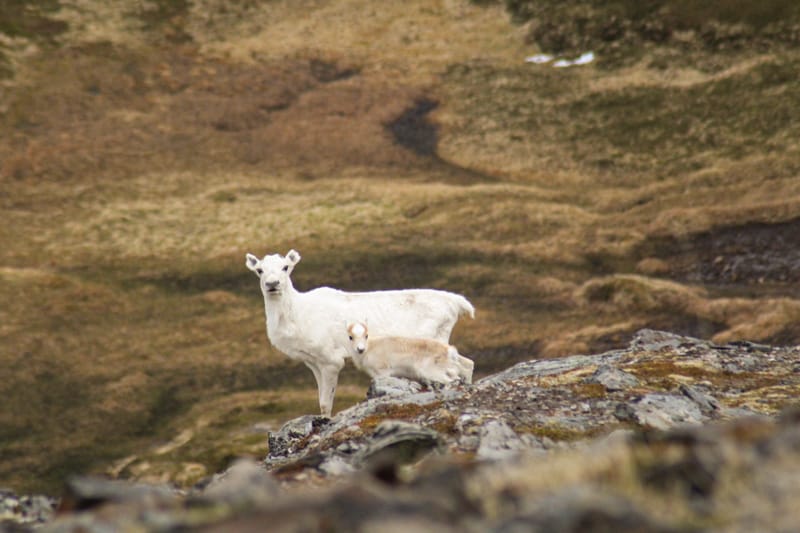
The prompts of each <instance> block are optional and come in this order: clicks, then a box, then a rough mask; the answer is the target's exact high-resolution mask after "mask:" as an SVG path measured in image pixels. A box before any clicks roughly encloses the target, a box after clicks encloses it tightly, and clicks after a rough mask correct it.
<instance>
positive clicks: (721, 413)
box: [45, 330, 800, 532]
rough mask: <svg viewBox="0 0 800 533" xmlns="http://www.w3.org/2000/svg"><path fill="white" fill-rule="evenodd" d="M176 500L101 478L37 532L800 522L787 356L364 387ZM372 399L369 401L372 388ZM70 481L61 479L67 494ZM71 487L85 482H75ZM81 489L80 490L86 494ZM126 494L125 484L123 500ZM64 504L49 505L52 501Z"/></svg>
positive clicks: (646, 346)
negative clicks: (430, 386)
mask: <svg viewBox="0 0 800 533" xmlns="http://www.w3.org/2000/svg"><path fill="white" fill-rule="evenodd" d="M372 391H373V394H374V395H373V397H371V398H369V399H367V400H365V401H364V402H362V403H360V404H358V405H356V406H354V407H352V408H350V409H347V410H345V411H342V412H340V413H338V414H336V416H334V417H333V418H331V419H326V418H322V417H317V416H306V417H301V418H299V419H296V420H292V421H289V422H287V423H286V424H285V425H284V427H283V428H281V429H280V430H279V431H277V432H275V433H274V434H272V435H270V438H269V445H270V449H269V452H268V455H267V457H266V459H265V461H264V462H263V463H258V464H257V463H253V462H250V463H238V464H237V465H235V466H234V467H232V468H231V469H230V470H229V471H228V472H226V473H224V474H222V475H219V476H216V477H215V478H214V479H212V480H209V482H208V483H207V484H206V485H204V486H198V487H196V488H195V489H194V490H193V491H191V492H189V493H188V494H178V493H175V492H174V491H166V490H161V489H159V490H156V489H150V490H149V491H148V490H143V489H142V488H141V487H136V486H132V485H122V486H127V487H128V489H127V490H129V491H130V493H129V494H128V496H125V494H121V493H120V487H121V485H116V484H115V485H108V486H107V487H106V489H107V491H106V496H103V491H102V490H99V491H98V487H100V488H102V484H100V485H98V484H92V483H85V482H84V483H83V485H82V486H84V487H91V488H92V490H91V491H89V492H90V493H91V497H89V498H88V501H82V500H81V498H80V497H79V496H76V495H74V494H73V495H72V496H68V497H66V498H65V501H71V502H72V503H71V504H70V508H71V509H76V510H77V509H81V510H82V511H80V512H77V511H72V512H65V513H63V514H62V515H61V516H59V518H58V519H57V520H55V521H53V522H51V523H50V524H48V525H47V526H46V527H45V530H48V531H75V530H79V529H80V530H86V531H100V530H105V529H106V528H118V527H122V526H124V527H139V528H143V529H145V530H159V531H162V530H165V531H169V530H175V529H194V528H199V529H203V530H209V531H216V530H219V531H231V530H235V531H240V530H242V531H250V530H253V531H255V530H260V529H262V528H263V527H264V524H269V527H270V530H272V531H307V530H309V531H316V530H323V529H324V530H330V531H370V530H376V529H380V530H392V529H398V530H399V529H400V528H402V529H403V530H408V529H412V528H413V529H415V530H421V531H488V530H493V531H507V532H512V531H555V532H560V531H589V530H612V529H614V530H617V531H620V532H624V531H699V530H709V529H710V530H725V531H740V530H741V531H746V530H747V531H750V530H790V529H791V528H792V527H793V525H796V524H797V523H800V511H798V509H800V506H798V505H797V503H798V502H800V484H798V481H797V480H798V479H800V410H797V409H794V408H792V407H791V405H792V403H793V402H796V398H797V397H798V394H799V393H800V348H797V347H794V348H774V347H768V346H763V345H756V344H751V343H744V342H743V343H735V344H727V345H716V344H713V343H710V342H707V341H702V340H698V339H693V338H688V337H681V336H676V335H672V334H669V333H663V332H658V331H652V330H643V331H640V332H639V333H637V334H636V336H635V337H634V339H633V340H632V342H631V343H630V346H629V347H628V348H627V349H625V350H616V351H611V352H607V353H603V354H599V355H576V356H572V357H565V358H561V359H550V360H535V361H528V362H524V363H520V364H517V365H515V366H513V367H511V368H509V369H507V370H505V371H503V372H500V373H498V374H495V375H492V376H488V377H486V378H484V379H481V380H479V381H477V382H476V383H475V384H474V385H472V386H459V387H454V388H444V389H441V390H424V389H421V388H419V387H417V386H416V385H415V384H404V383H402V382H398V381H397V380H393V381H392V382H391V383H381V382H378V383H375V384H373V387H372ZM375 391H381V392H375ZM73 485H75V484H73ZM77 486H81V484H80V483H78V484H77ZM86 490H87V489H85V488H84V492H85V491H86ZM122 492H123V493H124V492H125V491H124V490H123V491H122ZM62 507H63V505H62Z"/></svg>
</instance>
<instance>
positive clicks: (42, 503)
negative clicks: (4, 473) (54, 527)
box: [0, 489, 57, 531]
mask: <svg viewBox="0 0 800 533" xmlns="http://www.w3.org/2000/svg"><path fill="white" fill-rule="evenodd" d="M56 504H57V501H56V500H55V499H54V498H50V497H48V496H43V495H39V494H37V495H22V496H19V495H17V494H16V493H15V492H14V491H11V490H7V489H0V531H6V524H8V531H14V528H17V529H22V528H25V527H33V526H37V525H41V524H43V523H45V522H47V521H48V520H50V519H51V518H52V517H53V513H54V511H55V508H56ZM12 524H13V527H12Z"/></svg>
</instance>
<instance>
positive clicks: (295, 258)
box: [286, 249, 301, 265]
mask: <svg viewBox="0 0 800 533" xmlns="http://www.w3.org/2000/svg"><path fill="white" fill-rule="evenodd" d="M286 259H288V260H289V261H290V262H291V263H292V265H296V264H297V263H299V262H300V259H301V257H300V254H299V253H297V250H294V249H292V250H289V251H288V252H287V253H286Z"/></svg>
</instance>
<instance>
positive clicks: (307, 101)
mask: <svg viewBox="0 0 800 533" xmlns="http://www.w3.org/2000/svg"><path fill="white" fill-rule="evenodd" d="M150 4H152V6H151V7H152V10H150V9H148V10H144V11H143V12H139V11H137V10H133V11H132V12H130V13H129V12H123V11H120V10H119V9H116V8H115V6H116V4H115V3H112V2H107V1H105V0H81V1H80V2H73V3H71V4H70V5H69V6H64V7H63V9H61V11H58V12H53V13H50V12H46V10H45V11H44V12H42V13H39V12H38V11H37V15H36V16H37V17H38V16H40V15H41V16H44V17H45V18H48V20H49V19H51V18H52V19H53V20H58V21H63V22H64V23H65V24H66V26H67V27H66V28H64V29H63V31H61V30H59V32H58V35H57V37H58V39H57V40H55V41H53V42H51V43H49V44H47V43H44V42H43V41H40V40H37V38H36V37H35V36H34V35H32V34H31V32H28V33H26V34H24V35H19V36H17V37H15V39H16V40H15V41H14V42H13V46H11V45H9V46H8V47H4V48H3V54H4V57H6V58H7V62H6V63H5V65H6V66H7V68H8V69H10V70H9V77H6V78H5V81H4V82H3V85H2V86H0V137H1V138H2V139H3V140H4V142H3V143H0V188H1V189H2V193H0V212H2V216H3V224H2V226H0V300H2V301H3V302H4V305H3V306H2V308H0V339H2V345H3V347H4V350H3V352H2V355H0V396H2V397H3V398H5V399H7V400H5V402H6V403H5V404H4V406H6V405H7V406H8V408H7V409H3V410H2V411H0V427H2V429H1V430H0V444H2V445H3V447H4V449H5V450H8V459H7V460H4V461H3V464H2V466H1V467H0V477H2V479H3V480H6V481H5V483H6V484H8V485H10V486H14V487H16V488H20V489H22V490H33V489H37V490H48V491H53V490H55V487H58V485H59V481H60V480H61V479H63V477H64V476H65V475H67V474H68V473H70V472H75V471H86V470H89V469H92V468H95V469H104V468H105V467H106V466H107V465H108V464H110V463H111V462H113V461H115V460H118V459H120V458H122V457H126V456H129V455H132V454H133V455H137V456H139V455H140V454H141V450H142V449H148V447H149V446H150V445H154V443H160V442H163V441H164V440H165V439H166V440H169V439H171V438H172V437H173V436H175V435H180V434H181V432H182V431H183V430H184V429H187V428H189V429H191V428H193V425H192V424H193V418H192V417H193V416H194V415H193V414H191V413H195V411H193V409H195V408H196V406H198V405H213V404H214V402H216V401H218V400H219V401H223V399H225V398H227V397H229V396H230V395H236V394H250V393H257V392H259V391H265V390H266V391H288V390H302V391H304V392H305V394H306V395H304V396H303V399H302V401H301V400H300V399H294V400H291V401H287V402H286V404H285V406H284V407H285V409H284V410H281V411H280V413H281V415H280V416H281V417H282V418H290V417H291V416H294V415H297V414H300V413H306V412H315V411H316V409H313V404H314V403H315V400H314V396H315V393H314V392H313V391H314V387H315V386H314V383H313V378H312V376H311V374H310V372H308V371H307V370H306V369H305V368H302V367H298V366H293V365H290V364H287V361H286V359H285V358H284V357H283V356H281V355H280V354H278V353H276V352H275V351H274V350H273V349H272V348H270V347H269V346H268V343H267V341H266V338H265V333H264V322H263V321H264V317H263V308H262V301H261V297H260V295H259V293H258V289H257V283H256V280H255V278H253V277H252V275H251V274H249V273H248V272H247V271H246V270H245V269H244V268H243V264H242V262H243V255H244V253H245V252H248V251H249V252H253V253H256V254H263V253H266V252H273V251H280V252H286V251H287V250H288V249H289V248H292V247H294V248H297V249H298V250H299V251H300V252H301V253H302V254H303V256H304V259H303V262H302V263H301V264H300V265H299V266H298V268H297V270H296V271H295V274H294V279H295V282H296V286H297V287H298V288H300V289H303V290H305V289H308V288H311V287H314V286H318V285H323V284H329V285H333V286H338V287H341V288H346V289H377V288H394V287H408V286H429V287H440V288H446V289H450V290H454V291H458V292H462V293H464V294H465V295H467V296H468V297H469V298H470V299H471V300H472V301H473V303H474V304H475V305H476V307H477V309H478V315H477V319H476V320H475V321H474V322H470V321H463V322H461V323H460V324H459V325H458V327H457V328H456V330H455V334H454V336H453V341H454V342H455V343H456V344H457V345H458V347H459V350H460V351H462V352H463V353H466V354H469V355H470V356H472V357H474V358H475V359H476V361H477V368H476V372H477V373H478V374H481V372H485V371H488V370H489V369H492V368H497V367H498V366H503V365H506V364H508V363H511V362H513V361H516V360H519V359H527V358H531V357H535V356H541V355H546V356H552V355H564V354H569V353H576V352H586V351H591V350H595V349H605V348H607V347H612V346H619V345H620V344H624V343H625V342H627V338H628V337H629V333H630V332H632V331H633V330H635V329H636V328H637V327H641V326H644V325H647V326H650V327H667V328H672V329H677V330H679V331H678V332H679V333H689V334H692V333H698V332H702V333H705V332H707V331H710V333H711V334H716V335H717V336H716V337H715V339H717V340H729V339H733V338H737V337H740V336H747V337H749V338H751V339H752V340H759V339H762V338H768V337H769V336H770V335H774V336H776V337H780V338H785V340H786V341H787V342H789V341H794V342H797V341H798V340H800V339H798V338H796V334H795V333H793V332H795V330H793V329H792V328H791V324H792V323H793V321H794V322H796V318H797V316H798V312H797V305H798V303H797V296H798V295H797V292H796V289H793V288H792V285H791V284H789V283H785V284H783V285H778V289H780V290H782V291H785V293H784V294H781V295H780V296H781V297H780V298H776V297H775V296H774V293H772V294H770V295H767V294H765V293H761V292H759V291H758V290H757V288H756V289H752V288H751V287H749V286H748V287H746V288H745V289H746V290H743V291H742V292H741V293H737V292H736V291H737V290H738V288H737V287H733V288H732V289H731V291H732V292H733V294H731V291H728V292H726V293H725V294H722V295H721V294H717V293H716V292H715V291H714V290H713V288H707V289H700V288H696V287H692V286H688V284H687V283H684V282H681V281H668V280H665V279H663V277H666V276H668V275H669V259H668V258H666V259H663V260H665V261H666V262H667V263H668V264H667V265H666V266H664V265H662V264H659V265H658V268H656V269H653V268H652V265H653V264H654V263H653V262H652V261H650V262H649V263H647V262H645V263H642V262H641V261H642V260H643V259H646V258H645V257H641V256H640V255H638V253H639V252H638V250H641V249H643V243H646V242H648V239H650V238H651V236H653V235H661V236H663V235H670V236H677V237H680V236H686V235H691V234H692V232H695V231H705V230H708V229H713V228H714V227H717V226H719V225H729V224H734V223H736V224H742V223H745V222H748V221H758V222H763V223H772V222H779V221H786V220H791V219H793V218H796V217H797V216H798V215H800V180H797V172H798V170H800V167H798V165H797V160H798V157H797V156H798V154H797V147H796V142H795V139H796V138H797V134H798V131H797V124H800V120H798V119H800V117H798V116H797V113H798V111H797V110H798V109H800V105H797V101H798V99H800V86H799V85H798V83H797V81H796V76H794V75H793V74H794V73H795V72H796V70H797V69H796V67H797V65H798V62H800V57H798V56H797V52H796V51H792V50H779V49H774V50H773V49H764V50H761V51H760V52H759V54H758V57H757V60H756V59H754V56H753V54H750V53H745V52H742V54H741V55H736V54H727V55H725V56H724V57H722V56H719V57H718V56H715V55H714V53H713V52H709V51H707V50H701V49H695V48H692V49H691V50H690V51H689V52H686V54H688V55H689V56H690V57H686V58H683V59H682V60H681V62H680V64H678V63H677V62H676V63H675V64H672V63H670V62H669V61H667V63H666V66H664V65H663V62H664V61H665V59H664V58H665V57H667V58H669V57H672V56H669V54H670V53H672V52H670V51H669V50H667V49H663V50H661V49H656V50H651V51H650V52H646V54H651V55H652V57H647V56H646V57H643V58H641V60H640V61H637V62H636V63H634V64H628V65H626V66H625V67H624V71H623V70H615V69H614V68H610V67H603V68H598V67H596V66H588V67H585V68H580V69H578V68H576V69H564V70H558V69H552V68H550V67H537V66H534V65H530V64H526V63H524V58H525V56H526V55H528V54H530V53H532V52H535V49H534V48H535V47H532V46H531V45H527V44H526V43H525V42H524V39H523V37H524V34H525V32H526V30H525V29H524V28H522V27H518V26H514V25H512V24H511V23H510V22H509V17H508V15H507V14H506V13H505V12H504V11H503V10H502V7H501V6H499V5H493V6H490V7H481V6H477V5H472V4H471V3H469V2H466V1H464V2H443V3H430V2H405V3H393V4H386V5H384V4H380V5H378V4H375V3H372V2H366V1H365V0H347V1H343V2H328V1H323V2H306V1H303V2H288V1H277V2H273V1H270V2H241V3H234V4H231V3H229V2H223V1H222V0H203V1H198V2H192V3H191V5H189V4H188V3H187V4H183V3H180V2H179V3H174V5H173V4H170V3H164V2H152V3H150ZM168 4H169V5H168ZM223 4H224V6H223ZM170 6H171V7H170ZM181 6H183V7H181ZM223 8H224V9H223ZM159 10H162V11H159ZM163 10H166V11H163ZM170 10H172V11H170ZM159 13H160V14H161V15H163V16H164V17H167V15H168V17H167V18H166V19H164V17H161V15H159ZM159 17H161V18H159ZM60 27H61V26H59V28H60ZM0 28H1V27H0ZM53 28H55V26H53ZM30 44H36V46H35V47H31V46H28V45H30ZM660 54H661V55H660ZM662 55H663V56H664V57H662ZM650 60H653V61H654V62H655V61H656V60H658V63H659V65H661V66H654V65H653V64H651V63H650V62H649V61H650ZM695 60H696V61H698V62H706V63H709V62H713V61H718V62H721V63H724V65H723V66H724V68H718V69H712V70H713V71H712V70H709V71H697V72H695V71H692V72H690V71H689V70H691V68H692V67H691V66H689V67H687V64H689V65H691V63H692V61H695ZM687 69H689V70H687ZM674 80H679V81H681V83H673V81H674ZM683 82H686V83H683ZM420 99H427V100H430V101H435V102H438V107H436V108H435V109H434V110H433V111H431V113H430V114H429V115H426V116H425V117H422V119H420V122H419V123H418V124H417V123H414V124H416V125H413V124H412V133H413V132H414V130H413V128H415V127H416V128H420V132H422V133H425V134H426V135H430V134H431V132H433V134H434V138H435V141H436V144H435V146H434V148H435V153H434V155H433V156H426V155H420V154H417V153H415V152H413V151H411V150H409V149H407V148H405V147H403V146H401V145H400V144H398V143H397V142H395V139H394V138H393V137H392V133H391V132H390V130H389V129H388V128H387V126H386V125H387V124H388V123H390V122H392V121H393V120H395V119H397V118H398V116H400V115H402V114H403V112H404V111H406V110H408V109H413V108H414V107H415V106H416V105H417V104H418V102H419V101H420ZM426 120H427V122H425V121H426ZM637 264H638V265H639V275H634V272H637ZM648 264H649V265H650V267H647V265H648ZM642 265H644V267H642ZM645 267H647V268H645ZM642 274H645V275H642ZM698 324H700V325H698ZM702 324H712V326H711V327H705V326H702ZM342 382H343V385H345V386H352V387H356V389H357V390H362V389H363V387H364V385H365V379H364V378H363V377H361V376H359V375H357V374H356V373H355V372H353V371H352V369H350V370H348V372H347V373H346V374H345V375H344V376H343V378H342ZM357 396H358V395H357V394H355V393H353V394H352V395H350V396H347V397H344V396H340V399H339V400H338V401H337V404H336V408H337V409H338V408H341V407H342V406H344V405H347V404H349V403H350V402H351V401H355V398H356V397H357ZM223 403H224V401H223ZM282 409H283V408H282ZM220 416H221V415H220ZM187 417H188V418H187ZM251 421H252V420H251V419H247V420H246V421H245V420H242V421H241V423H242V424H243V425H245V426H246V425H247V424H249V423H250V422H251ZM32 428H33V429H32ZM240 430H242V428H234V427H230V428H226V429H225V430H222V431H220V432H217V433H214V434H213V437H209V442H210V441H212V440H215V439H219V440H220V441H224V440H225V439H226V436H227V435H229V433H230V434H236V432H237V431H240ZM226 432H229V433H226ZM99 435H102V436H103V438H101V437H99ZM108 435H111V436H112V437H111V438H108V437H107V436H108ZM193 440H195V439H193ZM245 440H246V439H245ZM251 445H253V443H250V442H243V444H242V449H245V450H253V449H254V448H253V447H252V446H251ZM215 446H217V444H208V447H209V449H211V448H215ZM220 446H221V445H220ZM221 448H224V446H221ZM185 450H187V448H185V447H184V446H181V447H178V448H176V451H175V454H176V455H175V456H174V457H173V458H171V459H170V461H173V460H174V461H175V462H176V463H186V464H187V465H189V466H188V467H187V468H188V471H189V472H198V471H199V469H198V468H197V467H196V466H193V465H195V463H196V464H202V465H205V468H206V469H207V470H209V471H211V470H212V469H213V468H215V467H216V466H217V465H218V464H219V457H220V456H224V453H223V454H221V455H220V454H217V455H215V456H214V457H215V458H213V459H208V460H207V459H205V458H203V454H202V453H200V452H197V453H195V452H192V453H191V454H189V453H187V454H184V451H185ZM215 453H216V452H215ZM225 453H227V452H225ZM231 453H234V452H233V451H232V452H231ZM164 468H166V466H165V467H164ZM176 475H177V474H176ZM182 475H183V474H182ZM189 478H191V475H190V474H186V479H189Z"/></svg>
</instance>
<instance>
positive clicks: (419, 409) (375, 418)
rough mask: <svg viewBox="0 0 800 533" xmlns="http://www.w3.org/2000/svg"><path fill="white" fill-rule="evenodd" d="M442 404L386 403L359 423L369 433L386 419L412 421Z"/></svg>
mask: <svg viewBox="0 0 800 533" xmlns="http://www.w3.org/2000/svg"><path fill="white" fill-rule="evenodd" d="M441 404H442V402H433V403H429V404H425V405H419V404H416V403H407V404H400V405H397V404H391V405H386V406H383V407H381V408H379V409H378V410H377V412H376V413H375V414H372V415H369V416H367V417H364V419H363V420H361V422H360V423H359V424H358V425H359V427H360V428H361V429H362V430H363V431H364V433H369V432H370V431H373V430H374V429H375V428H376V427H378V425H379V424H380V423H381V422H383V421H384V420H404V421H406V422H410V421H412V420H415V419H416V418H417V417H419V416H421V415H423V414H425V413H430V412H432V411H434V410H435V409H437V408H438V407H439V406H441Z"/></svg>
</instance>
